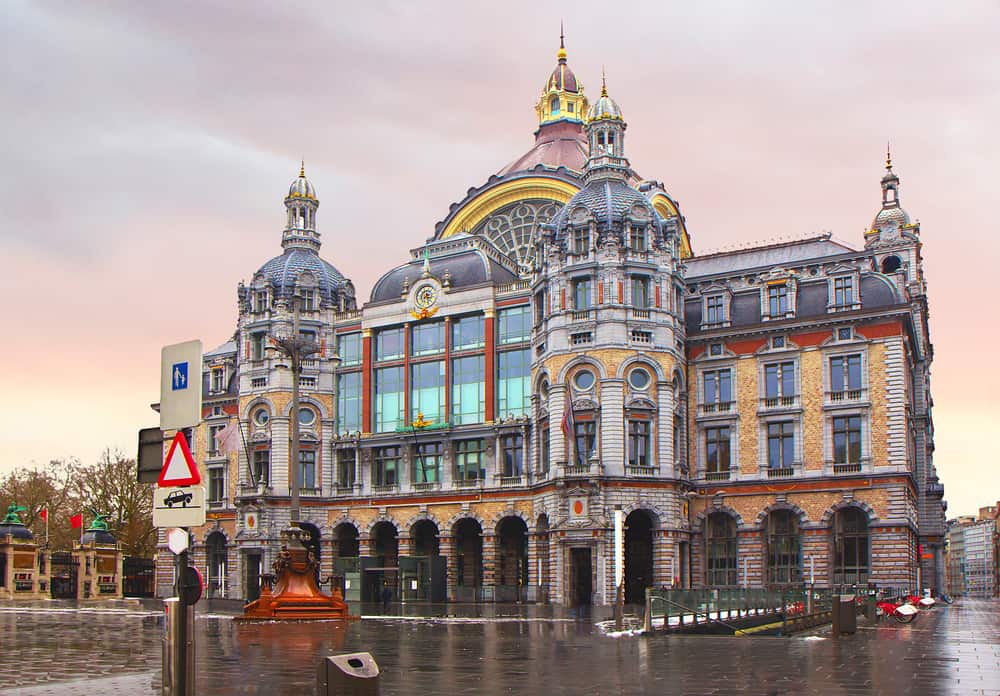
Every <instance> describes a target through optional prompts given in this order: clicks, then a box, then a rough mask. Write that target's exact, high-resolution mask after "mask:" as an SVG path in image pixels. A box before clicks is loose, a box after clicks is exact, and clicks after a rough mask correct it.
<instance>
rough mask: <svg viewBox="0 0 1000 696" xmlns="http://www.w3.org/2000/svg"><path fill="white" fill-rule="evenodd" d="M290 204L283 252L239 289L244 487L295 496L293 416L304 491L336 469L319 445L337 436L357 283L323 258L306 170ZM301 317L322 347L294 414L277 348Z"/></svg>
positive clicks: (306, 366) (306, 332)
mask: <svg viewBox="0 0 1000 696" xmlns="http://www.w3.org/2000/svg"><path fill="white" fill-rule="evenodd" d="M284 204H285V210H286V223H285V228H284V230H283V231H282V233H281V247H282V253H281V254H280V255H278V256H275V257H274V258H272V259H270V260H269V261H267V262H266V263H264V265H262V266H261V267H260V269H259V270H258V271H257V272H256V273H254V275H253V278H252V279H251V280H250V282H249V283H248V284H243V283H240V286H239V290H238V297H239V309H240V312H239V324H238V330H237V331H238V334H237V341H238V349H237V350H238V354H237V355H238V363H239V365H238V375H239V417H240V420H241V425H242V427H243V432H244V434H245V436H246V439H247V444H248V447H247V448H244V449H241V451H240V454H239V457H240V466H239V485H240V486H242V487H243V488H244V489H245V490H256V491H258V492H259V493H262V494H265V495H266V494H275V495H287V493H288V477H289V467H288V458H289V437H290V435H289V433H290V421H291V418H298V421H299V424H300V432H301V442H302V444H301V449H300V461H301V462H302V467H303V474H302V476H303V478H302V488H303V489H312V490H320V489H322V487H323V485H324V484H323V481H322V480H321V478H320V473H321V472H323V471H330V467H331V466H332V464H331V463H330V461H323V460H329V457H330V451H329V449H328V448H321V447H320V446H319V443H320V442H322V441H323V439H324V437H325V438H327V439H328V438H329V437H330V436H331V435H332V433H333V414H334V404H333V394H334V380H335V374H334V373H335V369H336V360H335V358H336V354H335V339H334V331H333V325H334V321H335V320H336V318H337V316H338V315H340V313H342V312H346V311H351V310H354V309H356V302H355V292H354V286H353V284H352V283H351V281H350V280H348V279H347V278H345V277H344V276H343V274H341V272H340V271H338V270H337V269H336V267H334V266H333V264H331V263H329V262H328V261H326V260H325V259H323V258H321V257H320V255H319V250H320V235H319V233H318V232H317V231H316V211H317V209H318V208H319V199H318V198H317V196H316V190H315V188H314V187H313V185H312V183H311V182H310V181H309V179H307V178H306V175H305V169H304V167H303V168H302V169H300V170H299V176H298V177H296V178H295V179H294V180H293V181H292V183H291V186H290V187H289V189H288V195H287V196H286V197H285V200H284ZM296 314H297V315H298V326H299V334H300V336H302V337H303V338H305V339H307V340H311V341H312V342H313V343H315V344H316V347H317V348H318V352H316V353H313V354H311V355H310V356H309V357H308V359H306V360H304V361H303V362H302V368H301V375H300V378H299V388H300V394H301V403H300V409H299V413H298V414H292V413H290V393H291V388H292V371H291V370H290V369H289V367H290V365H289V360H288V359H287V358H285V357H284V356H283V355H282V354H281V353H280V352H279V351H277V350H275V349H274V345H275V343H274V339H275V338H277V337H288V336H291V334H292V332H293V330H294V329H293V327H294V326H295V324H296V321H295V315H296ZM247 456H250V458H251V460H250V461H249V462H248V461H247V460H246V457H247ZM327 485H328V484H327ZM283 524H284V522H283V521H282V522H280V523H276V524H275V525H274V529H278V530H280V529H282V528H283V527H282V525H283ZM261 529H263V526H262V527H261Z"/></svg>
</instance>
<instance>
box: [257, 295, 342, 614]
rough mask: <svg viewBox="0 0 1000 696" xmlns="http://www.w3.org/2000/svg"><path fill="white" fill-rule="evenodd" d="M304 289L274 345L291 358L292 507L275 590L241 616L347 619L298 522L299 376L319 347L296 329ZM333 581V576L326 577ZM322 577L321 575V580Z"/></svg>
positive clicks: (336, 589)
mask: <svg viewBox="0 0 1000 696" xmlns="http://www.w3.org/2000/svg"><path fill="white" fill-rule="evenodd" d="M301 301H302V295H301V294H300V293H299V291H298V290H296V291H295V294H294V295H293V296H292V334H291V335H290V336H274V337H272V344H273V345H274V348H275V349H276V350H278V351H279V352H280V353H282V354H283V355H284V356H286V357H287V358H288V360H289V363H290V365H289V366H290V367H291V372H292V413H291V416H292V422H291V433H290V436H291V452H290V455H289V456H290V459H291V469H292V472H291V473H292V475H291V481H290V484H289V488H290V489H291V490H290V493H291V498H292V501H291V510H290V512H289V524H288V527H287V528H286V529H285V530H284V531H283V532H282V533H281V538H282V548H281V553H279V554H278V558H277V560H276V561H275V562H274V563H273V565H272V567H273V568H274V572H275V585H274V592H273V593H272V592H271V589H270V587H265V591H264V592H262V593H261V596H260V598H259V599H257V600H256V601H254V602H251V603H250V604H248V605H247V606H246V607H245V608H244V610H243V617H242V620H243V621H274V620H291V621H303V620H308V619H347V618H354V617H351V616H350V615H349V614H348V607H347V604H346V603H345V602H344V598H343V595H342V594H341V591H340V588H339V587H338V586H337V585H336V583H333V586H332V588H331V594H329V595H327V594H324V593H323V592H322V591H321V590H320V589H319V562H318V558H317V557H315V556H313V554H312V553H311V552H310V551H309V550H308V549H307V548H306V547H305V545H304V544H303V543H302V535H303V530H302V527H301V526H300V525H299V513H300V510H299V488H301V486H302V472H301V463H300V462H299V376H300V375H301V374H302V361H303V360H305V359H306V358H308V357H309V356H310V355H313V354H314V353H317V352H319V346H317V345H316V342H315V341H312V340H311V339H306V338H304V337H303V336H302V335H301V334H300V333H299V309H300V304H301ZM328 581H330V582H332V581H333V580H332V577H331V578H329V579H328ZM324 582H325V581H324Z"/></svg>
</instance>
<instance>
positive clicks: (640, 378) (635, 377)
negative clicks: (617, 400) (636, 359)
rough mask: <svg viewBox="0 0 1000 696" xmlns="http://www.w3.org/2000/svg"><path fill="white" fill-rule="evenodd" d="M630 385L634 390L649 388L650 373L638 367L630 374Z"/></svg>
mask: <svg viewBox="0 0 1000 696" xmlns="http://www.w3.org/2000/svg"><path fill="white" fill-rule="evenodd" d="M628 383H629V384H631V385H632V388H633V389H645V388H646V387H648V386H649V373H648V372H646V370H644V369H643V368H641V367H637V368H635V369H634V370H632V371H631V372H629V373H628Z"/></svg>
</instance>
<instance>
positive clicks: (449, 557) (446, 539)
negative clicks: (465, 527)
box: [438, 530, 458, 600]
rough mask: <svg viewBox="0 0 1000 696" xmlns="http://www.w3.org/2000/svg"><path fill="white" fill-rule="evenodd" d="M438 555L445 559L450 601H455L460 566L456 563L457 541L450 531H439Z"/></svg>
mask: <svg viewBox="0 0 1000 696" xmlns="http://www.w3.org/2000/svg"><path fill="white" fill-rule="evenodd" d="M438 553H439V554H440V555H442V556H444V558H445V565H446V567H447V577H446V585H447V593H448V599H449V600H453V599H454V597H455V582H456V580H457V578H458V564H457V562H456V561H457V558H456V554H455V541H454V538H453V537H452V536H451V532H450V531H449V532H448V533H443V532H441V531H440V530H438Z"/></svg>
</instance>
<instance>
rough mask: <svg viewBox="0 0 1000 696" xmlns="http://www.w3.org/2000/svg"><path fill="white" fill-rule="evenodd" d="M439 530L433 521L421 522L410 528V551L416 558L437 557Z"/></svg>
mask: <svg viewBox="0 0 1000 696" xmlns="http://www.w3.org/2000/svg"><path fill="white" fill-rule="evenodd" d="M439 548H440V544H439V541H438V528H437V525H436V524H434V522H432V521H431V520H419V521H417V522H416V524H414V525H413V526H412V527H411V528H410V551H411V553H412V554H413V555H414V556H421V557H423V556H437V555H438V549H439Z"/></svg>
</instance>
